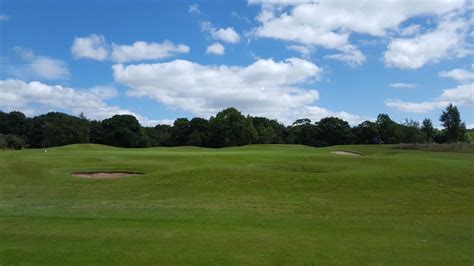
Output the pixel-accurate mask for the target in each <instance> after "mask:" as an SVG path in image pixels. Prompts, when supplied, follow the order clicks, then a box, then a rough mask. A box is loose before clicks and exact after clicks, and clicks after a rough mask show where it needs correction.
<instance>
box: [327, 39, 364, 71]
mask: <svg viewBox="0 0 474 266" xmlns="http://www.w3.org/2000/svg"><path fill="white" fill-rule="evenodd" d="M340 50H341V51H342V53H338V54H331V55H326V56H325V58H328V59H334V60H339V61H342V62H346V63H347V64H349V65H351V66H358V65H361V64H363V63H364V62H365V55H364V54H363V53H362V52H361V51H360V50H359V49H357V48H356V47H355V46H354V45H351V44H348V45H346V46H345V47H342V48H340Z"/></svg>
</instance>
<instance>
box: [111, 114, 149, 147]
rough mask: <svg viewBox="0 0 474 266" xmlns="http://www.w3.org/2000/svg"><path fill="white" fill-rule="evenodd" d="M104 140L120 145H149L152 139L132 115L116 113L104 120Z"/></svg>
mask: <svg viewBox="0 0 474 266" xmlns="http://www.w3.org/2000/svg"><path fill="white" fill-rule="evenodd" d="M102 128H103V142H104V144H107V145H112V146H118V147H127V148H130V147H148V146H149V145H150V139H149V137H148V136H147V135H145V133H144V130H143V129H142V127H141V126H140V123H139V122H138V120H137V119H136V118H135V117H134V116H132V115H114V116H113V117H112V118H109V119H105V120H104V121H102Z"/></svg>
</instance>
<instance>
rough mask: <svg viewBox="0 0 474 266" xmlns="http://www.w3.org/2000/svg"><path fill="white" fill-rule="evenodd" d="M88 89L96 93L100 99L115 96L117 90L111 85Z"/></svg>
mask: <svg viewBox="0 0 474 266" xmlns="http://www.w3.org/2000/svg"><path fill="white" fill-rule="evenodd" d="M89 91H90V92H91V93H93V94H96V95H98V96H99V97H100V98H101V99H103V100H106V99H112V98H115V97H117V95H118V92H117V89H115V88H114V87H113V86H108V85H105V86H94V87H92V88H90V89H89Z"/></svg>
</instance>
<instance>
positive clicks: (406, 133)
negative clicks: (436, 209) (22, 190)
mask: <svg viewBox="0 0 474 266" xmlns="http://www.w3.org/2000/svg"><path fill="white" fill-rule="evenodd" d="M441 121H442V122H443V125H444V126H445V129H444V130H442V131H439V130H437V129H434V128H433V125H432V123H431V121H430V120H429V119H425V120H424V121H423V123H422V126H421V127H420V125H419V123H418V122H416V121H413V120H408V119H407V120H405V122H403V123H401V124H398V123H396V122H395V121H393V120H392V119H391V118H390V117H389V116H388V115H387V114H380V115H379V116H378V117H377V120H376V122H370V121H364V122H362V123H361V124H359V125H358V126H356V127H353V128H351V127H350V125H349V124H348V123H347V122H346V121H344V120H342V119H340V118H335V117H327V118H323V119H321V120H320V121H318V122H316V123H314V124H312V122H311V120H310V119H308V118H303V119H298V120H296V121H295V122H294V123H293V124H292V125H291V126H288V127H285V126H284V125H283V124H281V123H279V122H278V121H276V120H271V119H268V118H265V117H251V116H249V115H248V116H247V117H245V116H244V115H242V114H241V113H240V112H239V111H238V110H237V109H235V108H227V109H225V110H223V111H221V112H219V113H218V114H217V115H216V116H215V117H211V119H210V120H207V119H204V118H198V117H195V118H193V119H191V120H188V118H178V119H176V120H175V121H174V124H173V126H169V125H157V126H155V127H142V126H141V125H140V123H139V122H138V120H137V119H136V118H135V117H134V116H132V115H115V116H113V117H112V118H109V119H105V120H103V121H89V120H87V119H86V117H85V116H84V115H83V114H81V115H80V116H79V117H75V116H70V115H67V114H63V113H48V114H45V115H40V116H37V117H34V118H27V117H25V115H24V114H23V113H21V112H10V113H4V112H1V111H0V134H2V137H1V138H0V148H24V147H33V148H40V147H53V146H61V145H67V144H74V143H88V142H91V143H99V144H107V145H113V146H119V147H156V146H198V147H212V148H220V147H232V146H241V145H248V144H278V143H285V144H303V145H308V146H314V147H323V146H330V145H344V144H351V143H353V144H383V143H385V144H395V143H419V142H425V143H429V142H431V141H434V142H436V143H446V142H451V143H454V142H459V141H467V142H470V141H472V139H473V137H472V136H471V135H470V134H467V133H466V132H467V131H466V129H465V125H464V123H462V122H461V118H460V114H459V111H458V110H457V108H456V107H455V106H452V105H450V106H448V107H447V109H446V111H445V112H443V115H442V116H441ZM471 134H472V133H471Z"/></svg>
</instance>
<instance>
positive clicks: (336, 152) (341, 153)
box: [331, 151, 362, 156]
mask: <svg viewBox="0 0 474 266" xmlns="http://www.w3.org/2000/svg"><path fill="white" fill-rule="evenodd" d="M331 153H334V154H337V155H349V156H362V154H360V153H356V152H351V151H332V152H331Z"/></svg>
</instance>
